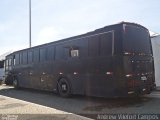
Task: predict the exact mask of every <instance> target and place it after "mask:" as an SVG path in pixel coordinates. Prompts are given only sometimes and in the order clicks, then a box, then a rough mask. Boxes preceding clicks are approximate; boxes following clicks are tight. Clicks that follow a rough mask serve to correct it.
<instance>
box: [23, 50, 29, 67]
mask: <svg viewBox="0 0 160 120" xmlns="http://www.w3.org/2000/svg"><path fill="white" fill-rule="evenodd" d="M27 58H28V57H27V51H24V52H23V60H22V61H23V64H27V62H28V60H27Z"/></svg>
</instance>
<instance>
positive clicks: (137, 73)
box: [5, 22, 155, 97]
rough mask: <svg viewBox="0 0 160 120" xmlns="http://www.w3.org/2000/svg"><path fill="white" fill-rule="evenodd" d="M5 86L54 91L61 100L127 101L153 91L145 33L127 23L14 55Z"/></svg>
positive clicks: (9, 58) (9, 59) (7, 65)
mask: <svg viewBox="0 0 160 120" xmlns="http://www.w3.org/2000/svg"><path fill="white" fill-rule="evenodd" d="M5 77H6V82H7V81H12V82H13V85H14V87H15V88H19V87H21V88H33V89H38V90H46V91H53V92H56V93H59V95H60V96H62V97H69V96H70V95H74V94H78V95H86V96H96V97H127V96H130V95H143V94H147V93H150V92H151V91H152V90H153V89H154V88H155V79H154V61H153V54H152V47H151V40H150V34H149V31H148V30H147V28H145V27H143V26H141V25H139V24H137V23H130V22H121V23H118V24H114V25H109V26H106V27H103V28H100V29H96V30H94V31H91V32H88V33H85V34H82V35H78V36H74V37H70V38H66V39H62V40H59V41H54V42H51V43H47V44H43V45H39V46H35V47H31V48H28V49H24V50H19V51H16V52H13V53H11V54H9V55H8V56H6V60H5Z"/></svg>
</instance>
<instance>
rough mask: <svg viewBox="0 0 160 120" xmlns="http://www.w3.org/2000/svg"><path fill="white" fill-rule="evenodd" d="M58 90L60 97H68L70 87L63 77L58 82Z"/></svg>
mask: <svg viewBox="0 0 160 120" xmlns="http://www.w3.org/2000/svg"><path fill="white" fill-rule="evenodd" d="M58 92H59V94H60V96H61V97H70V95H71V87H70V84H69V82H68V81H67V80H66V79H65V78H61V79H60V80H59V82H58Z"/></svg>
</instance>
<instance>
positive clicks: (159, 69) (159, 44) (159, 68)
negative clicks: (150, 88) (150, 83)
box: [151, 35, 160, 86]
mask: <svg viewBox="0 0 160 120" xmlns="http://www.w3.org/2000/svg"><path fill="white" fill-rule="evenodd" d="M151 41H152V49H153V57H154V67H155V81H156V86H160V35H158V36H155V37H153V38H151Z"/></svg>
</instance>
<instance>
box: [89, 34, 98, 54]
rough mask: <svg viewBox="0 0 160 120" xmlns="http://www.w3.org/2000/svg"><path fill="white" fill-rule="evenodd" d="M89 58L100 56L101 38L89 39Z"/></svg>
mask: <svg viewBox="0 0 160 120" xmlns="http://www.w3.org/2000/svg"><path fill="white" fill-rule="evenodd" d="M88 42H89V48H88V49H89V56H98V55H99V37H98V36H93V37H89V41H88Z"/></svg>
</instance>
